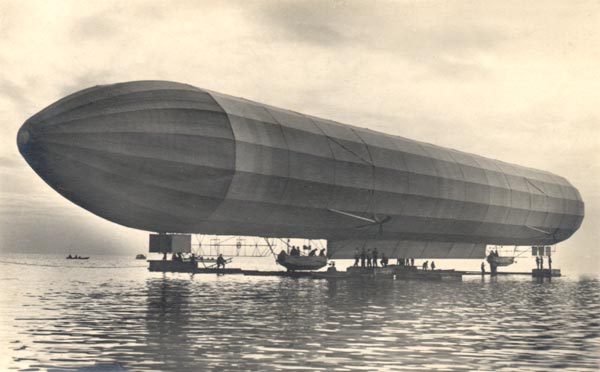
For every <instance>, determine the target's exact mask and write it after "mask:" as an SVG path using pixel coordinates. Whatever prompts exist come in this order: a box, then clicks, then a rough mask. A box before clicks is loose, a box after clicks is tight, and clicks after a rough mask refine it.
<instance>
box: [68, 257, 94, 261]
mask: <svg viewBox="0 0 600 372" xmlns="http://www.w3.org/2000/svg"><path fill="white" fill-rule="evenodd" d="M87 259H89V257H67V260H87Z"/></svg>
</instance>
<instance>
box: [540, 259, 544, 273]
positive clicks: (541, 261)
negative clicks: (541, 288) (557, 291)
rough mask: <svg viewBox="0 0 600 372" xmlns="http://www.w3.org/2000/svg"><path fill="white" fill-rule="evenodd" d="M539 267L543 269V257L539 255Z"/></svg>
mask: <svg viewBox="0 0 600 372" xmlns="http://www.w3.org/2000/svg"><path fill="white" fill-rule="evenodd" d="M540 269H542V270H544V257H543V256H540Z"/></svg>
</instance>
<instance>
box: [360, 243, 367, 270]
mask: <svg viewBox="0 0 600 372" xmlns="http://www.w3.org/2000/svg"><path fill="white" fill-rule="evenodd" d="M366 259H367V252H365V248H364V247H363V249H362V252H361V254H360V267H365V261H366Z"/></svg>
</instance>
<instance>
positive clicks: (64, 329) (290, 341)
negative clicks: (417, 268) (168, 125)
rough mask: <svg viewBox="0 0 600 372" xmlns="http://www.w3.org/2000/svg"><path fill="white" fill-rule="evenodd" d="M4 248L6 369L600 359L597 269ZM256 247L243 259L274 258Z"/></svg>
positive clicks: (562, 366)
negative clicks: (159, 260) (314, 266)
mask: <svg viewBox="0 0 600 372" xmlns="http://www.w3.org/2000/svg"><path fill="white" fill-rule="evenodd" d="M0 259H1V260H2V262H0V294H1V299H2V302H1V307H0V336H1V337H0V338H1V340H0V347H1V348H2V349H1V350H2V354H1V356H0V370H59V371H62V370H78V371H113V370H116V371H198V370H214V371H221V370H224V371H226V370H234V371H247V370H263V371H264V370H292V371H297V370H308V371H310V370H314V371H373V370H382V371H386V370H387V371H431V370H435V371H473V370H479V371H503V370H504V371H548V370H569V371H597V370H598V369H600V283H599V281H598V279H595V278H578V277H563V278H554V279H552V280H551V281H548V280H547V279H546V280H544V281H540V280H535V279H532V278H530V277H527V276H505V277H498V278H496V279H490V278H489V277H486V278H485V279H481V277H478V276H475V277H465V278H464V280H463V281H462V282H423V281H399V280H391V279H385V280H360V279H355V280H337V281H328V280H314V279H291V278H277V277H244V276H240V275H228V276H216V275H195V276H191V275H188V274H161V273H150V272H148V271H147V269H146V266H147V264H146V262H144V261H136V260H134V259H132V258H131V257H97V258H96V257H92V259H90V260H88V261H65V260H64V259H63V258H62V257H56V256H40V255H4V256H2V257H1V258H0ZM247 260H249V259H247ZM262 260H267V261H262V262H261V261H259V260H256V259H255V260H254V261H252V263H253V265H250V266H254V267H260V266H261V265H263V266H265V267H266V268H269V269H271V268H272V266H270V265H272V259H270V260H269V259H262ZM7 262H13V263H7ZM248 262H250V261H248ZM265 262H266V263H265ZM15 263H18V264H15ZM33 265H47V266H33ZM55 266H57V267H55ZM242 266H243V265H242ZM338 266H340V265H338Z"/></svg>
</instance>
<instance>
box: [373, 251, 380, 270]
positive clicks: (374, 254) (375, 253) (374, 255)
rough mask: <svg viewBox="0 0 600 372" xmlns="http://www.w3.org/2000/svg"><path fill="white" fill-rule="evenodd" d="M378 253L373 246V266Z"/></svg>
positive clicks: (375, 263)
mask: <svg viewBox="0 0 600 372" xmlns="http://www.w3.org/2000/svg"><path fill="white" fill-rule="evenodd" d="M378 256H379V254H378V252H377V247H375V248H373V266H374V267H377V258H378Z"/></svg>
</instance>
